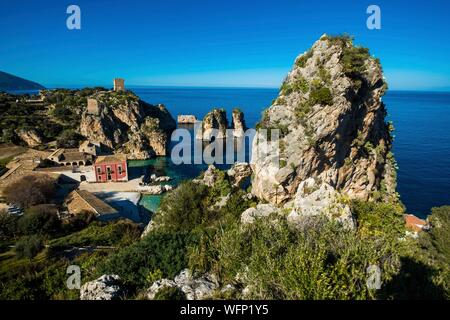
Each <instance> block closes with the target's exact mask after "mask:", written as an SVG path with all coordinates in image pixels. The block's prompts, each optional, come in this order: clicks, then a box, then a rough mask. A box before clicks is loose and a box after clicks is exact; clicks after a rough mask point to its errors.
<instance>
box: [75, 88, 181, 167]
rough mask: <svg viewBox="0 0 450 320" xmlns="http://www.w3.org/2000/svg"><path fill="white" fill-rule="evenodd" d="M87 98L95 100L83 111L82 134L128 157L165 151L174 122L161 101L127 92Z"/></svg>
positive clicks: (151, 154)
mask: <svg viewBox="0 0 450 320" xmlns="http://www.w3.org/2000/svg"><path fill="white" fill-rule="evenodd" d="M90 98H91V99H94V100H96V102H97V103H95V104H94V110H92V109H89V108H88V109H87V110H85V111H84V112H83V115H82V118H81V123H80V133H81V134H82V135H84V136H85V137H87V138H88V139H90V140H93V141H100V142H101V143H102V144H103V145H105V146H106V147H108V148H110V149H111V150H113V151H114V150H115V151H118V152H123V153H125V154H127V155H128V157H129V159H148V158H151V157H152V156H164V155H166V154H167V152H168V150H167V148H168V143H169V141H170V134H171V133H172V131H173V130H174V129H175V128H176V123H175V120H174V119H173V118H172V116H171V115H170V113H169V112H168V111H167V109H166V108H165V107H164V106H163V105H157V106H154V105H150V104H148V103H146V102H144V101H142V100H139V98H138V97H137V96H136V95H134V94H133V93H131V92H111V91H108V92H98V93H96V94H94V95H93V96H91V97H90ZM95 109H96V110H95Z"/></svg>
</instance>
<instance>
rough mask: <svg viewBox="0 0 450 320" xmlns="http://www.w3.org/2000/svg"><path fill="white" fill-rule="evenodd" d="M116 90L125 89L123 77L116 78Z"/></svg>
mask: <svg viewBox="0 0 450 320" xmlns="http://www.w3.org/2000/svg"><path fill="white" fill-rule="evenodd" d="M114 91H125V80H124V79H121V78H115V79H114Z"/></svg>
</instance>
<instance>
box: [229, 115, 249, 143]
mask: <svg viewBox="0 0 450 320" xmlns="http://www.w3.org/2000/svg"><path fill="white" fill-rule="evenodd" d="M231 127H232V128H233V136H234V137H235V138H242V137H243V136H244V134H245V130H247V127H246V126H245V120H244V113H243V112H242V111H241V110H239V109H237V108H235V109H233V113H232V121H231Z"/></svg>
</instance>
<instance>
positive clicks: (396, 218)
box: [351, 200, 405, 238]
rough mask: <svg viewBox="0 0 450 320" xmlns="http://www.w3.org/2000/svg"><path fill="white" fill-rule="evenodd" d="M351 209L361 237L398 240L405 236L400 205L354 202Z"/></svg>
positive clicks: (402, 212)
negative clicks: (382, 237) (384, 237)
mask: <svg viewBox="0 0 450 320" xmlns="http://www.w3.org/2000/svg"><path fill="white" fill-rule="evenodd" d="M351 207H352V212H353V214H354V215H355V218H356V221H357V222H358V230H359V232H360V233H361V235H362V236H364V237H370V236H389V237H391V238H399V237H401V236H403V235H404V234H405V226H404V224H405V222H404V219H403V214H404V209H403V207H402V206H401V205H400V204H392V203H388V202H367V201H360V200H355V201H353V202H352V203H351Z"/></svg>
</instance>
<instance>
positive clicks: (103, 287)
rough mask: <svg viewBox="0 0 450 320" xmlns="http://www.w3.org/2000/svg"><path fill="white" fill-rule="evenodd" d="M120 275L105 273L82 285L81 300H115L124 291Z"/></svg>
mask: <svg viewBox="0 0 450 320" xmlns="http://www.w3.org/2000/svg"><path fill="white" fill-rule="evenodd" d="M119 283H120V277H119V276H118V275H103V276H101V277H100V278H98V279H96V280H94V281H90V282H86V283H85V284H84V285H82V286H81V289H80V299H81V300H115V299H119V298H120V295H121V293H122V289H121V288H120V285H119Z"/></svg>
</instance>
